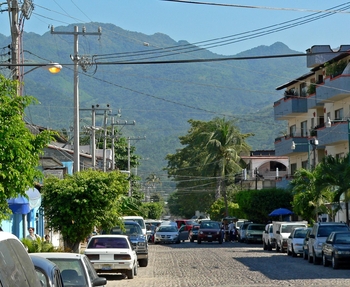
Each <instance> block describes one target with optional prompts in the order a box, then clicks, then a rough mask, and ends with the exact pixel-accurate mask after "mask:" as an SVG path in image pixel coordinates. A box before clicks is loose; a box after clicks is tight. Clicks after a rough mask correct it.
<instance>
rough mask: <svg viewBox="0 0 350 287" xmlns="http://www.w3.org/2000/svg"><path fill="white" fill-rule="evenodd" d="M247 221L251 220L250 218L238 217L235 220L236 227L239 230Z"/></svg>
mask: <svg viewBox="0 0 350 287" xmlns="http://www.w3.org/2000/svg"><path fill="white" fill-rule="evenodd" d="M246 221H249V220H248V219H238V220H237V221H236V222H235V226H236V229H237V230H238V231H239V229H240V228H241V225H242V224H243V223H244V222H246Z"/></svg>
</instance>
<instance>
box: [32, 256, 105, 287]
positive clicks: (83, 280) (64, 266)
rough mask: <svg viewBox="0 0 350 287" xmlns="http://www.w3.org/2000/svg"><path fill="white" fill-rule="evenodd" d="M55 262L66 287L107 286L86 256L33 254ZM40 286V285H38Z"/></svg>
mask: <svg viewBox="0 0 350 287" xmlns="http://www.w3.org/2000/svg"><path fill="white" fill-rule="evenodd" d="M31 255H35V256H38V257H43V258H46V259H49V260H50V261H52V262H54V263H55V264H56V265H57V266H58V268H59V269H60V271H61V276H62V279H63V284H64V286H86V287H93V286H105V285H106V284H107V280H106V278H103V277H99V276H98V275H97V273H96V271H95V269H94V267H93V266H92V265H91V262H90V261H89V259H88V258H87V257H86V256H85V255H84V254H78V253H68V252H47V253H41V252H40V253H31ZM38 286H39V285H38Z"/></svg>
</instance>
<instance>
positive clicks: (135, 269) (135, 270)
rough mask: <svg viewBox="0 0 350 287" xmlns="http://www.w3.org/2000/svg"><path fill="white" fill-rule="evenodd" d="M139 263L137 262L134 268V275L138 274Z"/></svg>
mask: <svg viewBox="0 0 350 287" xmlns="http://www.w3.org/2000/svg"><path fill="white" fill-rule="evenodd" d="M137 266H138V265H137V263H136V264H135V268H134V275H135V276H136V275H137V273H138V268H137Z"/></svg>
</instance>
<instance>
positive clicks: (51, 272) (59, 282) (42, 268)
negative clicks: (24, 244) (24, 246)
mask: <svg viewBox="0 0 350 287" xmlns="http://www.w3.org/2000/svg"><path fill="white" fill-rule="evenodd" d="M29 257H30V259H31V260H32V262H33V264H34V268H35V271H36V274H37V275H38V278H39V280H40V283H41V286H43V287H62V286H64V285H63V279H62V276H61V271H60V269H59V268H58V266H57V265H56V264H55V263H54V262H52V261H50V260H48V259H46V258H43V257H39V256H36V255H34V254H31V253H30V254H29Z"/></svg>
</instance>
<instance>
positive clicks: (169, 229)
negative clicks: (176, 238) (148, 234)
mask: <svg viewBox="0 0 350 287" xmlns="http://www.w3.org/2000/svg"><path fill="white" fill-rule="evenodd" d="M177 231H178V230H177V228H176V227H175V226H171V225H168V226H161V227H159V229H158V231H157V232H177Z"/></svg>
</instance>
